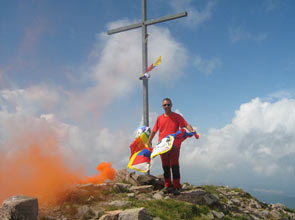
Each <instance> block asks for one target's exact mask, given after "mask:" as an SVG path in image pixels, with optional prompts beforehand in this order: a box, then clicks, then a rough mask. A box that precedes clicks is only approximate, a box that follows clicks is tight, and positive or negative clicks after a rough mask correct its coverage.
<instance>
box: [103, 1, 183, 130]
mask: <svg viewBox="0 0 295 220" xmlns="http://www.w3.org/2000/svg"><path fill="white" fill-rule="evenodd" d="M141 4H142V6H141V8H142V16H141V22H140V23H136V24H131V25H127V26H125V27H120V28H115V29H112V30H108V31H107V34H108V35H111V34H116V33H119V32H122V31H128V30H131V29H135V28H139V27H141V28H142V72H143V73H145V72H146V70H147V36H148V35H147V26H148V25H152V24H156V23H160V22H164V21H169V20H173V19H176V18H181V17H185V16H187V12H182V13H179V14H175V15H168V16H164V17H161V18H156V19H151V20H146V0H142V1H141ZM143 123H144V125H145V126H149V105H148V79H147V78H144V79H143Z"/></svg>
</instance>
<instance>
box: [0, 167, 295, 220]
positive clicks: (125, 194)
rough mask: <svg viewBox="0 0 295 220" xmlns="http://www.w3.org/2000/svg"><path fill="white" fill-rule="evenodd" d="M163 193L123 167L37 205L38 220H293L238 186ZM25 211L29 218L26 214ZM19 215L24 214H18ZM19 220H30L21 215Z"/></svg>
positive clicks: (159, 183)
mask: <svg viewBox="0 0 295 220" xmlns="http://www.w3.org/2000/svg"><path fill="white" fill-rule="evenodd" d="M162 189H163V179H162V177H161V176H158V177H156V176H152V175H137V174H136V173H134V172H132V173H129V172H128V171H127V170H125V169H124V170H118V171H117V172H116V178H115V180H114V181H113V182H108V183H104V184H83V185H75V186H73V187H72V188H71V189H68V191H67V192H65V193H64V196H62V197H61V198H58V200H57V203H56V204H54V205H53V204H50V205H49V204H48V205H42V206H41V207H39V216H38V219H40V220H75V219H77V220H86V219H91V220H94V219H96V220H98V219H99V220H137V219H138V220H160V219H163V220H177V219H203V220H205V219H225V220H231V219H237V220H244V219H251V220H252V219H253V220H256V219H281V220H287V219H295V210H292V209H289V208H288V207H286V206H285V205H283V204H266V203H263V202H260V201H258V200H257V199H256V198H254V197H253V196H251V195H250V194H249V193H247V192H244V191H243V190H242V189H240V188H229V187H225V186H208V185H204V186H193V185H190V184H187V183H185V184H183V187H182V189H181V191H180V192H177V193H176V192H173V191H171V192H165V191H164V190H162ZM14 198H18V197H14ZM22 199H23V198H22ZM26 199H27V200H28V198H26ZM8 201H9V200H8ZM28 201H30V200H28ZM34 201H35V200H34ZM14 203H15V204H19V203H17V202H14ZM5 207H8V206H7V201H6V203H5V205H3V206H2V207H1V208H0V214H1V212H2V213H8V212H7V210H5ZM11 210H14V208H12V207H9V213H10V215H11V216H13V213H12V212H11ZM18 210H21V209H20V208H19V209H18ZM26 213H27V216H30V214H28V210H26ZM32 213H33V214H34V213H36V210H35V209H34V210H32ZM18 215H19V216H25V215H22V214H21V213H18ZM34 215H35V214H34ZM0 216H1V215H0ZM5 219H7V220H12V219H15V218H12V217H11V218H10V217H9V216H8V214H7V215H6V217H5ZM21 219H24V220H30V218H25V217H22V218H21Z"/></svg>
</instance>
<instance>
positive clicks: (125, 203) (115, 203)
mask: <svg viewBox="0 0 295 220" xmlns="http://www.w3.org/2000/svg"><path fill="white" fill-rule="evenodd" d="M128 203H129V202H128V201H124V200H115V201H112V202H110V203H109V204H110V205H113V206H118V207H121V206H124V205H127V204H128Z"/></svg>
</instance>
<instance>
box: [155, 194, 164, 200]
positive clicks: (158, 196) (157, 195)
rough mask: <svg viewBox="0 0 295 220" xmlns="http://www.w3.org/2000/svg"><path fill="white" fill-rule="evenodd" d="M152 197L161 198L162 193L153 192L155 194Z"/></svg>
mask: <svg viewBox="0 0 295 220" xmlns="http://www.w3.org/2000/svg"><path fill="white" fill-rule="evenodd" d="M153 198H154V199H163V195H162V194H161V193H155V194H154V195H153Z"/></svg>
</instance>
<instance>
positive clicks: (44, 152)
mask: <svg viewBox="0 0 295 220" xmlns="http://www.w3.org/2000/svg"><path fill="white" fill-rule="evenodd" d="M31 139H32V138H31ZM20 140H21V141H20ZM27 140H28V138H20V139H19V140H18V141H17V144H21V147H18V148H17V149H12V150H11V149H10V152H8V150H7V149H8V148H7V147H6V148H3V147H2V146H1V147H2V148H0V204H1V203H2V201H3V200H4V199H7V198H8V197H10V196H13V195H26V196H32V197H37V198H38V200H39V204H40V205H42V204H48V203H55V202H56V201H58V198H59V197H61V196H62V193H64V192H65V190H66V189H68V188H69V187H71V186H72V185H73V184H75V183H95V184H97V183H103V182H104V181H106V180H107V179H109V180H113V179H114V176H115V170H114V169H113V168H112V165H111V163H105V162H103V163H101V164H99V165H98V166H97V171H98V172H99V174H97V175H95V176H94V177H86V175H85V174H84V172H83V171H82V170H79V171H74V170H72V169H71V168H70V166H69V163H68V161H66V160H65V159H64V155H63V154H62V152H61V151H60V147H59V143H58V141H57V138H55V137H52V135H51V136H43V137H41V138H40V136H38V139H37V138H36V141H34V140H30V141H27ZM26 142H27V143H26ZM5 149H6V150H7V151H5Z"/></svg>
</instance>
